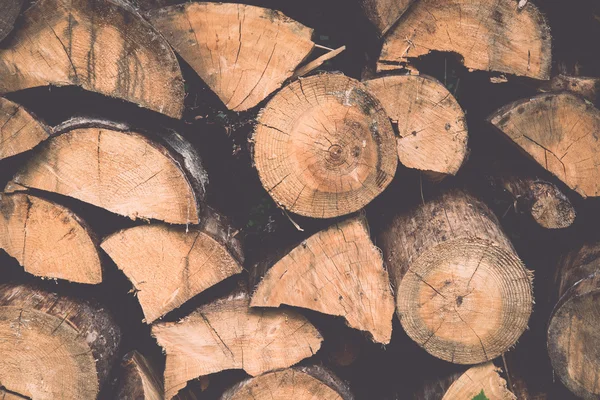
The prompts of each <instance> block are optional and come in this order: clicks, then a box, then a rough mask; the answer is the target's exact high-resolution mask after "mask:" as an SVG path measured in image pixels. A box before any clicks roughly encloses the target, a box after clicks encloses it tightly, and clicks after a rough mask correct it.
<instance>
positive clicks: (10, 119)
mask: <svg viewBox="0 0 600 400" xmlns="http://www.w3.org/2000/svg"><path fill="white" fill-rule="evenodd" d="M1 14H2V12H1V11H0V15H1ZM0 18H2V17H0ZM50 134H51V130H50V128H49V127H47V126H46V125H45V124H44V123H42V122H41V121H38V120H37V119H36V118H35V116H33V115H31V113H30V112H29V111H27V110H26V109H24V108H23V107H22V106H20V105H19V104H16V103H13V102H12V101H10V100H7V99H5V98H2V97H0V160H2V159H4V158H7V157H11V156H14V155H16V154H19V153H23V152H24V151H27V150H30V149H32V148H34V147H35V146H36V145H37V144H38V143H40V142H41V141H43V140H46V139H48V137H49V136H50Z"/></svg>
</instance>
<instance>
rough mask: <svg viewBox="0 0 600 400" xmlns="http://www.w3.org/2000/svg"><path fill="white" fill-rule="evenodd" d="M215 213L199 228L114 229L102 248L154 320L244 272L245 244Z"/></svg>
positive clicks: (162, 226) (150, 321) (159, 226)
mask: <svg viewBox="0 0 600 400" xmlns="http://www.w3.org/2000/svg"><path fill="white" fill-rule="evenodd" d="M233 234H234V231H233V230H232V229H231V228H230V227H229V226H228V225H226V223H224V221H223V222H222V221H221V217H220V216H219V215H217V214H215V213H210V214H209V213H205V215H203V217H202V221H201V225H200V226H198V227H189V228H186V227H184V226H169V225H164V224H156V225H142V226H137V227H134V228H129V229H125V230H122V231H120V232H117V233H114V234H112V235H110V236H109V237H108V238H106V239H105V240H104V241H103V242H102V245H101V246H102V248H103V249H104V251H106V252H107V253H108V255H109V256H110V257H111V258H112V259H113V261H114V262H115V263H116V264H117V266H118V267H119V269H120V270H122V271H123V273H124V274H125V275H126V276H127V278H129V280H130V281H131V283H132V284H133V287H134V289H135V292H136V296H137V298H138V300H139V302H140V305H141V306H142V310H143V311H144V317H145V322H147V323H152V322H154V321H155V320H156V319H157V318H160V317H162V316H163V315H165V314H166V313H167V312H169V311H171V310H174V309H175V308H177V307H179V306H181V305H182V304H183V303H185V302H186V301H188V300H189V299H191V298H192V297H194V296H195V295H197V294H199V293H200V292H202V291H204V290H206V289H208V288H209V287H211V286H213V285H215V284H217V283H218V282H220V281H222V280H223V279H226V278H228V277H230V276H232V275H235V274H239V273H240V272H242V264H243V256H242V250H241V248H242V246H241V244H240V243H239V241H238V240H237V239H236V238H235V237H233V236H232V235H233Z"/></svg>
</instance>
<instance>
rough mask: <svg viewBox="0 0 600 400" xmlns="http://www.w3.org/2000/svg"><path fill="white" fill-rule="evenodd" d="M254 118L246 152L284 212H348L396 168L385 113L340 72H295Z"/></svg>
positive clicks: (319, 214) (360, 204)
mask: <svg viewBox="0 0 600 400" xmlns="http://www.w3.org/2000/svg"><path fill="white" fill-rule="evenodd" d="M257 122H258V124H257V126H256V128H255V131H254V137H253V142H254V154H253V155H254V163H255V165H256V169H257V170H258V175H259V177H260V180H261V183H262V185H263V186H264V188H265V189H266V190H267V192H269V194H270V195H271V196H272V197H273V199H274V200H275V202H276V203H277V204H279V205H280V206H281V207H283V208H284V209H287V210H289V211H291V212H294V213H297V214H300V215H304V216H309V217H315V218H329V217H335V216H340V215H345V214H349V213H352V212H354V211H357V210H359V209H361V208H362V207H363V206H365V205H366V204H368V203H369V202H370V201H371V200H373V199H374V198H375V197H376V196H377V195H379V194H380V193H381V192H382V191H383V190H384V189H385V188H386V187H387V185H388V184H389V183H390V182H391V180H392V178H393V177H394V174H395V173H396V166H397V163H398V157H397V155H396V140H395V137H394V131H393V128H392V125H391V123H390V120H389V118H388V117H387V115H386V113H385V111H384V110H383V108H382V106H381V104H380V103H379V101H378V100H377V99H376V98H375V97H374V96H372V95H371V94H370V93H369V92H368V91H367V89H366V87H365V86H364V85H363V84H362V83H360V82H358V81H355V80H354V79H351V78H348V77H346V76H344V75H341V74H321V75H315V76H311V77H308V78H300V79H298V80H297V81H295V82H293V83H291V84H290V85H288V86H286V87H285V88H283V89H282V90H281V91H279V92H278V93H277V94H276V95H275V96H274V97H273V98H272V99H271V100H270V101H269V103H268V104H267V105H266V107H265V108H264V109H263V110H262V111H261V114H260V115H259V117H258V119H257Z"/></svg>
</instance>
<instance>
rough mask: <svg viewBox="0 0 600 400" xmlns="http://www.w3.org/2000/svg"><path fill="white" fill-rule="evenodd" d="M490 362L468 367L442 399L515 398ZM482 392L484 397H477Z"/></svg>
mask: <svg viewBox="0 0 600 400" xmlns="http://www.w3.org/2000/svg"><path fill="white" fill-rule="evenodd" d="M499 372H500V368H497V367H496V366H495V365H494V364H493V363H492V362H487V363H485V364H481V365H477V366H475V367H472V368H469V369H468V370H467V371H466V372H465V373H464V374H462V375H461V376H460V377H459V378H458V379H457V380H456V381H454V383H453V384H452V385H450V387H449V388H448V391H447V392H446V393H445V394H444V397H443V398H442V400H466V399H469V400H470V399H479V398H486V399H488V400H517V397H516V396H515V395H514V394H513V393H512V392H511V391H510V390H508V388H507V387H506V381H505V380H504V379H503V378H502V377H501V376H500V374H499ZM481 394H483V395H484V396H485V397H482V396H480V397H477V396H478V395H481Z"/></svg>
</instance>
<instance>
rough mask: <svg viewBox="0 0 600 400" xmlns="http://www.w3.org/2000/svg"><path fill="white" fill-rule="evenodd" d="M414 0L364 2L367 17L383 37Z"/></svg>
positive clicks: (364, 0) (368, 0)
mask: <svg viewBox="0 0 600 400" xmlns="http://www.w3.org/2000/svg"><path fill="white" fill-rule="evenodd" d="M413 2H414V0H362V1H361V4H362V7H363V10H364V12H365V15H366V16H367V18H368V19H369V21H371V23H372V24H373V25H374V26H375V28H376V29H377V33H379V36H383V35H385V34H386V33H387V31H388V30H389V29H390V28H391V27H392V26H393V25H394V24H395V23H396V21H398V19H399V18H400V17H401V16H402V14H404V12H405V11H406V10H407V9H408V7H410V5H411V4H412V3H413Z"/></svg>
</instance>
